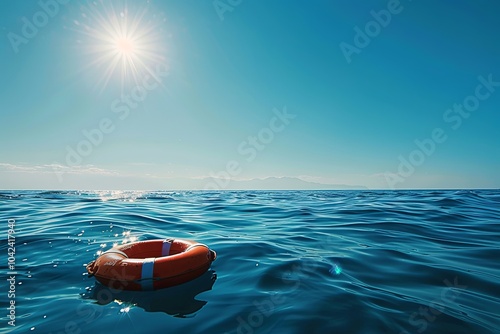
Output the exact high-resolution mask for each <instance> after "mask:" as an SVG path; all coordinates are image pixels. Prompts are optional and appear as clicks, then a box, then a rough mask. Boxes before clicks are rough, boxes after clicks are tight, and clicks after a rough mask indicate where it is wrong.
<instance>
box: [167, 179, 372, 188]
mask: <svg viewBox="0 0 500 334" xmlns="http://www.w3.org/2000/svg"><path fill="white" fill-rule="evenodd" d="M163 187H165V188H168V189H169V190H170V189H172V190H174V189H175V190H205V189H206V190H362V189H367V188H366V187H363V186H351V185H345V184H325V183H316V182H309V181H304V180H302V179H299V178H297V177H267V178H263V179H250V180H228V179H222V178H211V177H207V178H202V179H187V178H183V179H172V180H171V182H168V183H166V184H164V185H163Z"/></svg>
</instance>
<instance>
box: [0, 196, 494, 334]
mask: <svg viewBox="0 0 500 334" xmlns="http://www.w3.org/2000/svg"><path fill="white" fill-rule="evenodd" d="M0 212H1V224H2V225H1V229H0V231H2V244H1V249H0V254H1V258H2V260H1V270H2V281H3V283H2V284H1V289H2V290H3V291H0V302H1V305H2V313H1V316H2V318H1V324H0V331H1V332H12V333H74V334H77V333H117V332H122V333H226V332H227V333H308V334H309V333H310V334H312V333H322V334H323V333H499V332H500V320H499V314H500V191H498V190H473V191H468V190H467V191H465V190H464V191H386V192H384V191H275V192H267V191H257V192H250V191H241V192H229V191H228V192H218V193H217V192H107V191H96V192H57V191H50V192H42V191H21V192H17V191H16V192H13V191H1V192H0ZM9 219H15V234H14V236H15V242H16V245H15V251H16V253H15V269H16V271H17V275H16V283H15V298H11V299H9V298H8V295H7V294H8V290H9V286H8V285H9V284H5V281H6V278H8V277H10V276H9V275H7V271H8V268H7V261H8V249H7V248H8V247H7V243H6V242H4V241H5V240H6V238H7V233H8V230H7V227H8V220H9ZM11 222H12V220H11ZM166 237H174V238H186V239H193V240H196V241H199V242H202V243H205V244H207V245H209V246H210V247H211V248H212V249H214V250H215V251H216V252H217V254H218V257H217V260H216V261H215V262H214V263H213V264H212V268H211V271H210V272H207V273H206V274H205V275H203V276H201V277H200V278H198V279H196V280H194V281H192V282H190V283H187V284H184V285H181V286H178V287H174V288H169V289H163V290H158V291H155V292H123V291H122V292H120V291H111V290H109V289H108V288H104V287H102V286H100V285H96V282H95V279H94V278H89V277H88V276H87V275H86V271H85V267H84V265H85V264H86V263H88V262H90V261H91V260H93V259H94V258H95V257H96V256H97V254H98V252H100V251H103V250H106V249H108V248H110V247H112V245H113V244H114V243H118V244H121V243H122V242H129V241H133V240H147V239H157V238H166ZM7 283H8V282H7ZM10 300H15V305H16V309H15V316H16V318H15V324H16V326H15V327H12V326H10V325H8V323H7V321H8V320H9V319H7V318H6V315H7V312H9V310H7V307H8V303H9V302H10Z"/></svg>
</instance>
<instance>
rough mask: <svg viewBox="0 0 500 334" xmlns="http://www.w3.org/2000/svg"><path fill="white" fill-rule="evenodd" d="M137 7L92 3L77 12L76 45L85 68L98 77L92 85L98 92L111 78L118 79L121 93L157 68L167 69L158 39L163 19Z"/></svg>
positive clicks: (75, 24)
mask: <svg viewBox="0 0 500 334" xmlns="http://www.w3.org/2000/svg"><path fill="white" fill-rule="evenodd" d="M138 4H139V3H138V2H134V3H132V6H131V7H129V6H128V5H127V4H124V5H123V6H122V7H121V8H117V6H113V2H110V1H106V2H105V1H99V2H96V1H93V2H91V3H88V5H86V6H82V7H81V8H80V16H81V21H79V20H75V21H74V22H73V23H74V27H75V29H76V30H77V31H79V32H80V33H82V34H83V35H84V38H83V39H82V41H81V42H80V43H81V44H82V46H83V47H84V48H85V50H84V51H85V53H86V54H88V55H89V57H86V58H87V59H89V62H88V64H87V68H91V67H94V68H97V69H98V71H99V72H100V73H101V78H100V80H99V81H98V83H97V85H96V86H97V87H98V89H100V91H101V92H102V91H103V90H104V89H105V88H106V87H107V86H108V84H110V82H111V81H112V79H113V78H119V79H120V82H121V89H122V91H123V90H124V89H126V86H128V85H137V84H138V82H140V81H141V80H142V78H143V77H144V76H145V75H147V74H149V75H153V76H154V74H153V72H154V71H153V68H155V67H156V66H158V65H159V64H161V65H167V64H165V62H166V60H165V52H164V48H163V44H164V41H165V39H164V38H162V36H161V35H162V31H161V30H162V27H163V26H164V24H163V23H164V21H165V19H161V14H158V13H151V12H150V11H149V7H148V6H149V5H147V4H145V6H142V7H139V5H138ZM162 41H163V43H162ZM113 80H114V79H113Z"/></svg>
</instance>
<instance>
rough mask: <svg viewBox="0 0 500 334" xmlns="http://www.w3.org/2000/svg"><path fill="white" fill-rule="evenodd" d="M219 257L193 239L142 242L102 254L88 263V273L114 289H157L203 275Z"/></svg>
mask: <svg viewBox="0 0 500 334" xmlns="http://www.w3.org/2000/svg"><path fill="white" fill-rule="evenodd" d="M216 256H217V255H216V253H215V252H214V251H213V250H211V249H210V248H208V247H207V246H206V245H204V244H200V243H197V242H195V241H191V240H179V239H166V240H147V241H138V242H134V243H130V244H125V245H121V246H117V247H113V248H111V249H110V250H108V251H106V252H104V253H102V254H101V255H100V256H99V257H98V258H97V259H96V260H94V261H92V262H90V263H89V264H88V265H87V272H88V273H89V277H92V276H95V278H96V279H97V280H98V281H99V282H101V283H102V284H104V285H106V286H108V287H110V288H113V289H120V290H121V289H123V290H155V289H161V288H166V287H169V286H173V285H177V284H181V283H184V282H187V281H190V280H192V279H194V278H196V277H198V276H200V275H202V274H203V273H204V272H206V271H207V270H208V268H209V267H210V264H211V263H212V262H213V261H214V260H215V258H216Z"/></svg>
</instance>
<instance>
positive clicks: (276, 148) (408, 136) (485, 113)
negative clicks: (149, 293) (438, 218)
mask: <svg viewBox="0 0 500 334" xmlns="http://www.w3.org/2000/svg"><path fill="white" fill-rule="evenodd" d="M41 4H42V5H41ZM44 8H45V9H44ZM499 10H500V3H498V2H496V1H430V0H427V1H425V0H420V1H409V0H406V1H404V0H402V1H400V2H397V1H394V0H391V1H370V2H361V1H358V2H355V3H354V2H352V1H330V0H316V1H288V2H285V1H277V0H273V1H245V0H243V1H241V2H238V1H231V2H229V1H227V0H220V1H195V0H182V1H181V0H179V1H176V0H174V1H153V0H151V1H134V2H132V1H129V2H128V3H127V2H125V1H112V2H106V3H104V4H102V3H100V1H95V2H92V1H81V0H80V1H79V0H70V1H66V0H59V1H56V0H41V1H40V3H39V2H38V1H28V0H26V1H15V0H6V1H2V2H1V3H0V28H1V29H2V31H1V32H2V35H3V37H2V39H1V42H0V50H1V52H0V57H1V64H2V71H1V76H0V117H1V122H0V143H1V144H0V188H3V189H40V188H41V189H103V188H104V189H106V188H112V189H171V188H182V187H183V184H187V183H188V180H200V179H203V178H206V177H211V176H219V177H222V178H225V177H231V179H235V180H247V179H252V178H265V177H282V176H287V177H298V178H301V179H303V180H306V181H314V182H322V183H330V184H346V185H360V186H365V187H368V188H371V189H377V188H383V189H387V188H391V189H392V188H395V189H397V188H500V175H499V174H498V170H499V167H500V149H499V145H498V143H499V142H500V140H499V139H500V131H498V127H499V125H500V113H499V107H500V71H499V69H498V59H500V40H499V39H498V38H497V37H496V33H497V32H498V31H500V21H498V19H497V13H498V12H499ZM139 18H140V19H139ZM30 25H32V26H31V27H30ZM30 28H34V29H36V30H33V29H31V30H30ZM360 31H361V33H360ZM114 57H116V59H117V61H118V64H119V65H118V66H117V67H116V68H114V70H112V71H111V70H110V69H111V65H112V63H113V59H115V58H114ZM99 59H100V62H97V61H98V60H99ZM96 62H97V63H96ZM108 70H109V71H110V74H109V75H108V74H107V72H106V71H108ZM132 73H135V76H133V75H132ZM145 85H147V86H148V87H149V88H148V89H145V88H144V86H145ZM134 94H135V95H134ZM126 96H128V100H126ZM134 96H135V97H134ZM127 101H128V102H127ZM454 105H456V106H458V107H456V108H455V107H454ZM460 105H463V107H462V109H461V111H458V110H459V108H460ZM454 108H455V110H454ZM457 108H458V109H457ZM449 109H451V110H450V111H448V110H449ZM85 134H87V136H86V135H85ZM433 135H434V137H433ZM89 138H90V139H89ZM92 140H93V142H92ZM417 142H420V143H421V144H420V146H419V145H418V144H417ZM222 188H223V187H222Z"/></svg>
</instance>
